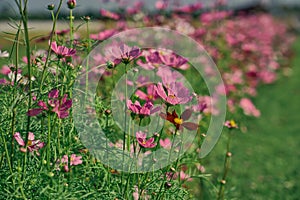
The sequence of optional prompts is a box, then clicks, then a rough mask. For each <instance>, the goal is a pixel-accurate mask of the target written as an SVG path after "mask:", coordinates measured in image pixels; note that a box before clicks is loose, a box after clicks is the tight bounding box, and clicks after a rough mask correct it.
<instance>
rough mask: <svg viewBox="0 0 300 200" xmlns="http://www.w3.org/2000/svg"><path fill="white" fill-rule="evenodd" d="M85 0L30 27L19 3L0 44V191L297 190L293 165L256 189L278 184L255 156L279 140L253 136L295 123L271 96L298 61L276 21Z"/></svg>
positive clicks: (208, 193)
mask: <svg viewBox="0 0 300 200" xmlns="http://www.w3.org/2000/svg"><path fill="white" fill-rule="evenodd" d="M80 3H83V2H82V1H81V2H80V1H76V0H67V1H63V0H60V1H56V2H55V4H49V5H46V9H45V8H43V9H44V10H45V11H46V12H49V19H51V20H52V21H51V23H49V26H51V30H52V31H51V32H50V33H42V35H41V34H40V35H39V36H33V35H36V33H35V34H33V33H32V30H31V28H30V27H29V26H28V22H29V21H30V19H29V18H28V13H27V5H28V2H27V1H26V0H25V1H22V0H20V1H19V0H15V4H16V5H17V6H18V8H19V10H18V12H19V13H20V16H19V17H20V18H19V19H16V20H15V21H13V20H12V21H11V22H9V24H10V26H12V27H13V28H14V29H15V31H14V32H12V33H9V32H4V33H3V35H4V36H5V38H6V39H7V41H6V44H8V45H5V46H0V50H1V51H0V98H1V101H0V110H1V113H0V115H1V118H0V120H1V126H0V132H1V135H0V141H1V142H0V149H1V151H0V153H1V154H0V172H1V173H0V176H1V179H0V180H1V181H0V188H1V190H0V199H55V198H56V199H114V200H117V199H134V200H139V199H269V198H271V199H282V198H285V197H287V199H296V196H297V195H295V194H296V193H295V192H293V191H296V190H297V185H296V183H295V182H294V180H292V179H290V177H291V176H293V172H290V171H287V173H289V175H288V177H284V175H282V174H280V173H279V174H278V184H283V187H284V188H285V191H283V192H280V193H278V194H276V193H273V192H272V189H273V190H274V191H276V190H277V189H276V187H277V186H272V187H271V188H268V187H263V189H261V188H262V187H259V186H258V185H263V184H264V181H265V182H267V181H274V182H276V180H277V179H276V178H274V177H272V176H271V175H270V176H268V175H266V174H268V173H266V174H264V175H261V176H260V177H258V178H257V179H256V178H255V177H256V175H254V174H257V173H260V172H259V170H253V169H256V167H255V166H253V165H252V164H253V163H255V162H256V163H257V164H259V163H260V164H261V162H263V161H264V157H260V156H257V157H256V156H253V155H255V153H256V154H259V153H260V152H265V151H264V150H266V151H267V152H269V153H270V154H273V153H274V151H273V149H272V148H274V147H271V148H270V149H269V148H268V147H269V146H270V145H271V146H272V144H275V143H276V145H279V146H280V141H281V140H276V141H275V139H269V140H268V141H265V140H263V139H262V138H261V137H259V136H258V135H257V134H258V132H263V133H261V134H262V135H264V136H265V137H267V136H266V133H269V134H272V132H274V138H275V136H278V137H277V138H282V140H284V138H283V137H282V135H281V134H282V133H281V132H280V133H279V131H278V132H276V130H275V131H274V129H272V126H276V123H279V124H281V123H283V122H282V121H281V118H280V120H279V122H278V120H277V118H276V117H275V118H274V116H286V117H290V118H292V115H289V114H285V113H287V111H288V110H289V108H291V106H287V107H288V108H286V112H284V111H282V110H278V107H283V108H284V107H285V106H286V105H278V104H276V102H282V104H284V102H286V101H285V100H284V98H282V99H281V98H279V97H281V96H277V95H276V97H274V98H273V97H272V98H273V99H274V101H273V102H272V99H268V98H267V97H266V95H269V96H271V95H272V92H271V91H270V90H269V88H271V87H277V88H280V90H286V92H288V91H289V90H288V87H287V86H286V88H285V89H281V88H283V87H284V83H283V81H282V80H283V79H287V76H288V75H290V74H291V65H297V61H295V63H294V62H292V61H291V59H293V55H295V52H294V51H296V53H297V51H299V47H298V48H297V46H296V48H294V49H293V48H292V46H293V44H294V43H295V41H297V40H296V36H295V34H294V33H292V32H291V31H290V30H289V27H288V26H287V25H286V23H285V21H284V19H278V18H276V17H274V16H272V15H270V14H269V13H266V12H261V11H253V10H244V11H234V10H228V9H227V7H226V4H225V3H224V2H223V1H218V2H217V3H215V4H214V5H213V6H212V7H211V8H210V9H207V8H205V7H203V5H202V4H200V3H195V4H191V5H180V4H174V5H173V4H171V2H169V1H160V0H158V1H156V3H155V5H154V6H155V10H153V11H152V12H148V11H147V10H146V9H145V7H144V4H143V2H137V3H135V4H133V5H131V6H129V7H122V8H120V9H119V10H116V11H110V10H106V9H101V10H100V11H99V16H94V17H91V16H80V17H78V15H77V14H76V8H77V7H78V6H80ZM102 3H103V4H105V3H106V2H105V1H103V2H102ZM115 4H116V5H119V4H118V2H115ZM63 6H66V7H67V8H68V11H69V13H68V15H69V16H68V17H66V18H64V20H66V21H67V25H66V27H65V28H64V29H62V30H60V29H57V26H56V25H57V22H58V21H59V20H60V19H62V17H61V13H60V12H61V8H62V7H63ZM119 6H124V5H123V4H122V5H121V4H120V5H119ZM170 8H172V9H170ZM41 9H42V8H41ZM91 22H93V26H94V24H95V23H94V22H99V28H97V27H91ZM78 23H79V25H78ZM1 40H2V39H1ZM1 40H0V41H1ZM298 43H299V42H298V41H297V42H296V44H298ZM0 45H1V43H0ZM298 46H299V45H298ZM298 63H299V62H298ZM298 74H299V73H298ZM291 80H295V82H293V81H289V82H287V84H289V85H290V86H291V88H293V87H295V85H297V83H296V78H295V76H294V79H291ZM295 90H297V89H295ZM274 91H276V89H274ZM277 92H278V93H280V91H279V90H277ZM297 95H299V93H297V92H295V94H294V97H295V99H294V101H293V100H292V99H291V102H294V104H296V101H297V100H296V99H297V98H296V97H297ZM283 96H284V95H283ZM269 101H271V102H269ZM259 105H262V106H259ZM268 106H273V107H272V109H270V108H269V107H268ZM260 108H261V109H260ZM279 109H280V108H279ZM294 110H296V108H295V109H291V112H292V111H294ZM272 112H274V113H275V114H272ZM276 112H277V113H276ZM266 116H270V118H268V117H266ZM293 119H294V118H293ZM298 119H299V118H298ZM283 121H284V120H283ZM295 121H296V120H295ZM273 123H274V124H275V125H274V124H273ZM265 124H268V127H269V126H270V127H271V128H270V129H268V128H266V129H265V128H264V127H265ZM285 125H286V124H284V123H283V124H282V126H279V125H278V127H277V128H278V130H285V129H283V128H282V127H286V126H285ZM259 127H263V128H262V129H260V128H259ZM291 132H292V133H294V132H296V128H295V129H291ZM218 141H219V142H218ZM248 141H251V145H258V146H257V148H254V149H252V148H251V147H249V145H248V144H247V142H248ZM272 141H273V142H274V143H272ZM265 142H266V143H267V144H269V146H266V148H261V147H260V146H259V144H262V143H265ZM268 142H270V143H268ZM287 142H288V145H290V147H291V148H294V147H297V144H296V143H294V141H293V140H289V139H287ZM244 143H245V145H241V144H244ZM214 147H215V148H214ZM249 148H250V150H249ZM211 151H212V152H211ZM241 152H243V154H241ZM235 154H237V157H236V159H237V160H239V161H240V163H238V162H237V161H235ZM285 154H287V155H291V152H290V151H285ZM245 155H247V156H249V157H251V161H252V162H250V160H249V159H248V157H247V156H245ZM262 155H263V153H262ZM270 156H276V155H270ZM281 158H282V157H279V158H278V159H276V164H278V165H279V166H281V164H282V163H284V162H285V161H284V159H281ZM277 161H278V162H277ZM298 164H299V163H298ZM295 165H297V163H295ZM247 167H248V168H249V167H251V168H252V169H249V172H248V171H247V170H246V169H247ZM282 167H285V168H288V166H286V165H282ZM258 169H263V170H266V171H268V170H270V173H272V174H276V173H277V171H276V170H278V168H274V167H272V166H271V167H269V165H268V162H266V168H258ZM289 169H290V168H289ZM291 169H292V168H291ZM263 173H264V172H263ZM296 175H297V174H296ZM296 175H295V176H296ZM237 177H239V178H237ZM240 177H248V178H249V182H248V180H245V179H243V178H240ZM282 177H283V178H282ZM282 182H283V183H282ZM276 183H277V182H276ZM273 184H274V183H273ZM273 184H266V185H273ZM274 185H276V184H274ZM258 188H259V189H258ZM260 189H261V190H260ZM255 191H259V192H258V193H255ZM260 193H261V194H260ZM285 193H286V194H290V193H291V194H292V193H294V194H293V195H290V196H285V195H284V194H285ZM247 194H249V195H247Z"/></svg>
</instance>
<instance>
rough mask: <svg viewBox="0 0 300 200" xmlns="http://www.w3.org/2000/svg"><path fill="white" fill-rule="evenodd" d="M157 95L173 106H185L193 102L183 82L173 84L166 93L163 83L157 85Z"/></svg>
mask: <svg viewBox="0 0 300 200" xmlns="http://www.w3.org/2000/svg"><path fill="white" fill-rule="evenodd" d="M156 92H157V94H158V95H159V96H160V97H161V98H162V99H163V100H165V101H166V102H167V103H169V104H171V105H177V104H185V103H188V102H189V101H191V100H192V98H193V97H192V96H191V95H190V94H189V90H188V89H187V88H186V87H184V85H183V84H182V83H181V82H173V83H171V84H170V87H168V88H167V92H165V90H164V87H163V85H162V83H157V86H156Z"/></svg>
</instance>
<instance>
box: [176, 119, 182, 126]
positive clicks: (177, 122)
mask: <svg viewBox="0 0 300 200" xmlns="http://www.w3.org/2000/svg"><path fill="white" fill-rule="evenodd" d="M174 122H175V123H176V124H179V125H181V124H182V123H183V120H182V119H180V118H175V119H174Z"/></svg>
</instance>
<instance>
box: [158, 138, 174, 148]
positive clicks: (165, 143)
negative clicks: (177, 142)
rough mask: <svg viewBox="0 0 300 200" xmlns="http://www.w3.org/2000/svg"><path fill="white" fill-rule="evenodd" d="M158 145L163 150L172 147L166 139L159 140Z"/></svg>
mask: <svg viewBox="0 0 300 200" xmlns="http://www.w3.org/2000/svg"><path fill="white" fill-rule="evenodd" d="M159 144H160V146H161V147H163V148H165V149H170V148H171V146H172V142H171V140H170V139H169V138H166V139H160V140H159Z"/></svg>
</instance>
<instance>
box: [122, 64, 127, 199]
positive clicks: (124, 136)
mask: <svg viewBox="0 0 300 200" xmlns="http://www.w3.org/2000/svg"><path fill="white" fill-rule="evenodd" d="M126 67H127V64H125V66H124V74H125V104H124V105H125V107H124V113H125V116H124V132H123V156H122V169H123V171H124V162H125V148H126V130H127V114H126V113H127V107H126V101H127V70H126ZM123 174H124V173H122V176H121V183H122V184H123V180H124V177H123V176H124V175H123ZM125 192H126V187H125V189H124V194H125Z"/></svg>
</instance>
